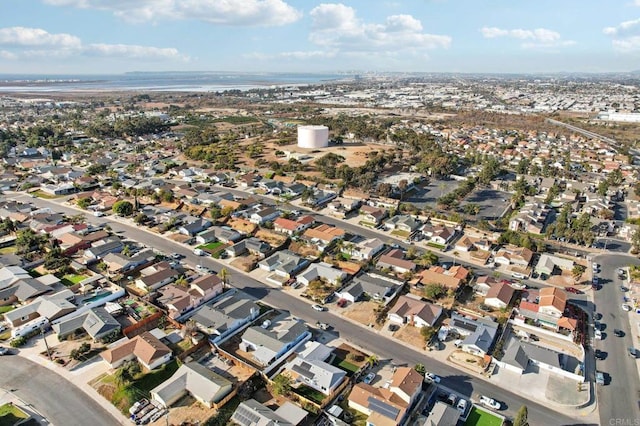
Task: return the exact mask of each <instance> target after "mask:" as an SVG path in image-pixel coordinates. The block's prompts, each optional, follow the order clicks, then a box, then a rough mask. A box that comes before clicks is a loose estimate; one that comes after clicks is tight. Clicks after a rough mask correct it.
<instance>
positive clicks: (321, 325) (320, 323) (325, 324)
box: [316, 321, 331, 330]
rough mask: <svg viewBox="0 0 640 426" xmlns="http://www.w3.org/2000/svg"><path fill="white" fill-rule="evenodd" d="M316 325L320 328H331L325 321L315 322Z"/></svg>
mask: <svg viewBox="0 0 640 426" xmlns="http://www.w3.org/2000/svg"><path fill="white" fill-rule="evenodd" d="M316 326H318V328H320V329H321V330H329V329H330V328H331V326H330V325H329V324H327V323H326V322H320V321H318V322H317V323H316Z"/></svg>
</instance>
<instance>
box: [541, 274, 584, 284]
mask: <svg viewBox="0 0 640 426" xmlns="http://www.w3.org/2000/svg"><path fill="white" fill-rule="evenodd" d="M583 275H585V274H583ZM547 282H548V283H549V284H551V285H554V286H558V287H571V286H572V285H575V284H576V280H575V279H574V278H573V275H572V274H571V272H569V271H567V272H563V274H562V275H552V276H550V277H549V278H548V279H547Z"/></svg>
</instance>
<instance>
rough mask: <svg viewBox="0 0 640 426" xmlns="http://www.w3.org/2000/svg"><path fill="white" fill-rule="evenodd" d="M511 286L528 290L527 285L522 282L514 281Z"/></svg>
mask: <svg viewBox="0 0 640 426" xmlns="http://www.w3.org/2000/svg"><path fill="white" fill-rule="evenodd" d="M511 287H513V288H515V289H516V290H526V288H527V285H526V284H524V283H521V282H514V283H511Z"/></svg>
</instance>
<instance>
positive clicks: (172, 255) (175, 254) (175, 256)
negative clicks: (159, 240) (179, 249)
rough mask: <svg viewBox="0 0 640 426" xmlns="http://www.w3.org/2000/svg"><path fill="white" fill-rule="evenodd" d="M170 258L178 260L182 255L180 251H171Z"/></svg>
mask: <svg viewBox="0 0 640 426" xmlns="http://www.w3.org/2000/svg"><path fill="white" fill-rule="evenodd" d="M171 258H172V259H176V260H180V259H182V255H181V254H180V253H171Z"/></svg>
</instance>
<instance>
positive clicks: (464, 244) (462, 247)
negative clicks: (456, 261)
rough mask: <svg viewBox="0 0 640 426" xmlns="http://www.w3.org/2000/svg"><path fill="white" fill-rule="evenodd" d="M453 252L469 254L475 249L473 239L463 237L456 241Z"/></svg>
mask: <svg viewBox="0 0 640 426" xmlns="http://www.w3.org/2000/svg"><path fill="white" fill-rule="evenodd" d="M453 248H454V250H457V251H462V252H465V253H466V252H470V251H472V250H474V249H475V248H476V246H475V244H474V239H472V238H469V237H467V236H463V237H462V238H460V239H459V240H458V241H456V245H455V246H454V247H453Z"/></svg>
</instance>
